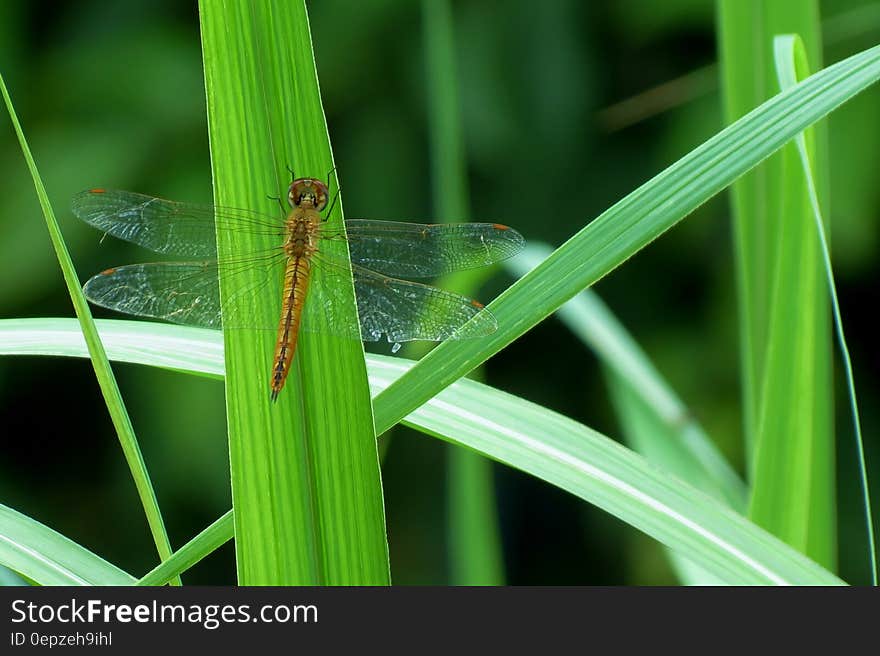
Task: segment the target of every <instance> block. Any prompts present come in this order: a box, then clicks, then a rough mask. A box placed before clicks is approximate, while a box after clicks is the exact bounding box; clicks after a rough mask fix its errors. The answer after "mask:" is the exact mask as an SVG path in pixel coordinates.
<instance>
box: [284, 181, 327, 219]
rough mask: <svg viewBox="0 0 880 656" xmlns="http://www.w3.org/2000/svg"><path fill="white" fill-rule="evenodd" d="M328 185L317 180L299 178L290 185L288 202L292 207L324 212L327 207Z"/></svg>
mask: <svg viewBox="0 0 880 656" xmlns="http://www.w3.org/2000/svg"><path fill="white" fill-rule="evenodd" d="M327 196H328V191H327V185H326V184H324V183H323V182H321V181H320V180H318V179H317V178H298V179H296V180H294V181H293V182H291V183H290V188H289V189H288V191H287V202H289V203H290V206H291V207H305V208H310V209H315V210H317V211H319V212H320V211H321V210H323V209H324V208H325V207H326V206H327Z"/></svg>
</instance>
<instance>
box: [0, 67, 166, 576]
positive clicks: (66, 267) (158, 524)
mask: <svg viewBox="0 0 880 656" xmlns="http://www.w3.org/2000/svg"><path fill="white" fill-rule="evenodd" d="M0 92H2V95H3V100H4V101H5V103H6V109H7V110H8V111H9V116H10V118H11V119H12V124H13V126H14V128H15V134H16V136H17V137H18V142H19V145H20V146H21V151H22V154H23V155H24V158H25V161H26V162H27V165H28V169H29V170H30V173H31V178H32V180H33V183H34V188H35V190H36V193H37V198H38V199H39V201H40V207H41V208H42V210H43V216H44V218H45V219H46V227H47V228H48V229H49V237H50V239H51V241H52V246H53V248H54V249H55V254H56V256H57V257H58V264H59V266H60V267H61V273H62V275H63V276H64V282H65V284H66V285H67V291H68V294H70V300H71V302H72V303H73V308H74V310H75V312H76V316H77V318H78V319H79V322H80V325H81V326H82V331H83V334H84V335H85V340H86V344H87V345H88V349H89V356H90V359H91V362H92V367H93V368H94V370H95V377H96V379H97V380H98V385H99V387H100V388H101V394H102V395H103V397H104V403H106V404H107V410H108V412H109V413H110V419H111V421H112V422H113V427H114V428H115V429H116V435H117V436H118V437H119V444H120V446H121V447H122V453H123V455H124V457H125V461H126V463H127V464H128V468H129V470H130V471H131V475H132V478H134V484H135V487H136V488H137V492H138V497H139V498H140V501H141V505H142V506H143V508H144V513H145V515H146V517H147V523H148V524H149V527H150V532H151V534H152V536H153V541H154V542H155V544H156V550H157V551H158V552H159V557H160V558H161V559H165V558H167V557H168V556H170V555H171V543H170V542H169V541H168V533H167V532H166V530H165V524H164V523H163V521H162V513H161V511H160V510H159V502H158V500H157V499H156V493H155V491H154V490H153V484H152V482H151V481H150V475H149V473H148V472H147V466H146V463H145V462H144V458H143V455H142V454H141V449H140V446H139V445H138V442H137V437H136V436H135V434H134V427H133V426H132V424H131V419H130V418H129V416H128V412H127V411H126V409H125V404H124V403H123V401H122V395H121V394H120V393H119V386H118V385H117V384H116V378H115V377H114V376H113V370H112V369H111V368H110V362H109V361H108V360H107V354H106V353H105V352H104V347H103V346H102V344H101V340H100V339H99V338H98V331H97V329H96V328H95V324H94V321H93V319H92V313H91V311H90V310H89V306H88V303H86V299H85V296H84V295H83V293H82V289H80V286H79V277H78V276H77V275H76V270H75V269H74V266H73V260H71V258H70V253H68V251H67V246H66V244H65V243H64V237H63V236H62V234H61V228H60V227H59V225H58V221H56V219H55V212H54V211H53V210H52V206H51V204H50V203H49V197H48V195H47V194H46V188H45V186H44V185H43V180H42V178H41V177H40V173H39V171H38V170H37V164H36V162H35V161H34V157H33V154H32V153H31V150H30V147H29V146H28V144H27V140H26V139H25V136H24V131H23V130H22V128H21V124H20V123H19V120H18V116H17V115H16V113H15V108H14V107H13V105H12V98H11V97H10V96H9V91H8V90H7V88H6V83H5V82H4V80H3V77H2V75H0ZM174 583H175V584H179V583H180V581H179V580H176V581H174Z"/></svg>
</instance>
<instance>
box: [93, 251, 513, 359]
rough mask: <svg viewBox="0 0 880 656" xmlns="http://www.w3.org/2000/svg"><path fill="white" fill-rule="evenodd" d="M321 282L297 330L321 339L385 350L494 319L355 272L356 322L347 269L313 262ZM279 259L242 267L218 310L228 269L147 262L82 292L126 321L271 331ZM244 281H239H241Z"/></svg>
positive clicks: (454, 334)
mask: <svg viewBox="0 0 880 656" xmlns="http://www.w3.org/2000/svg"><path fill="white" fill-rule="evenodd" d="M316 262H318V263H320V265H321V271H320V275H318V276H316V278H315V279H314V280H313V282H312V285H311V288H310V290H309V292H308V294H307V297H306V302H305V306H304V310H303V311H304V317H303V323H302V330H303V331H305V332H318V331H327V332H329V333H331V334H334V335H339V336H341V337H348V338H355V339H356V338H357V337H358V336H359V335H360V337H361V338H362V339H363V340H364V341H368V342H369V341H379V340H381V339H383V338H384V339H387V341H388V342H389V343H395V344H396V343H402V342H409V341H413V340H426V341H441V340H445V339H466V338H471V337H481V336H484V335H489V334H491V333H493V332H495V330H496V329H497V323H496V321H495V317H494V316H493V315H492V314H491V313H490V312H489V311H488V310H486V309H484V308H483V306H482V305H481V304H480V303H477V302H476V301H473V300H471V299H469V298H467V297H465V296H461V295H460V294H455V293H452V292H448V291H444V290H442V289H437V288H436V287H431V286H429V285H422V284H420V283H415V282H409V281H405V280H398V279H395V278H389V277H387V276H383V275H380V274H377V273H374V272H372V271H369V270H367V269H364V268H363V267H359V266H354V267H353V274H354V289H355V296H356V298H357V307H358V318H359V321H360V325H358V321H357V319H354V318H353V317H351V316H350V315H349V314H348V313H346V312H344V305H343V300H342V298H341V296H342V290H343V289H344V287H343V286H342V283H343V281H342V280H340V276H344V275H346V272H345V269H344V268H343V267H341V266H338V265H336V264H334V263H332V262H331V261H328V260H326V258H324V257H319V258H318V259H317V260H316ZM283 265H284V258H283V255H282V254H280V253H279V255H278V256H276V257H271V258H266V259H265V260H264V261H263V262H262V263H261V264H260V265H259V266H254V264H253V262H252V261H251V262H247V263H246V268H247V271H248V277H247V280H248V282H247V284H239V285H236V286H235V288H234V291H233V292H232V293H231V295H229V296H227V297H226V298H224V301H223V305H222V307H221V303H220V289H219V279H220V278H221V277H224V276H229V275H234V274H238V273H241V272H243V271H244V269H241V270H236V269H235V267H234V265H232V264H231V263H229V262H225V263H223V264H222V265H218V264H217V261H216V260H205V261H201V262H152V263H147V264H130V265H126V266H120V267H115V268H113V269H107V270H106V271H103V272H101V273H99V274H98V275H96V276H94V277H93V278H91V279H90V280H89V281H88V282H87V283H86V284H85V286H84V287H83V290H84V292H85V294H86V297H87V298H88V299H89V300H90V301H91V302H92V303H94V304H96V305H99V306H101V307H105V308H108V309H111V310H116V311H118V312H123V313H126V314H134V315H138V316H144V317H150V318H154V319H162V320H164V321H170V322H172V323H179V324H185V325H190V326H199V327H202V328H213V329H217V330H219V329H221V328H226V329H236V328H255V329H265V330H276V329H277V321H278V319H277V318H276V317H275V316H274V315H273V318H272V319H271V320H269V321H263V320H261V319H260V318H259V317H260V316H261V313H259V312H258V311H257V308H256V305H257V304H258V303H260V304H262V303H266V302H272V303H273V305H276V307H277V305H278V304H279V303H280V300H279V299H278V297H277V292H278V285H279V284H280V282H281V273H282V271H283ZM243 280H244V279H243Z"/></svg>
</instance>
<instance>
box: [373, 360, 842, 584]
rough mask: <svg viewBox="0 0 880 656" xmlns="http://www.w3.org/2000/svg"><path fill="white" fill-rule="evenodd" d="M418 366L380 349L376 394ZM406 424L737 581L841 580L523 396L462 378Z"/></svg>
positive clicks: (375, 371) (707, 499) (621, 449)
mask: <svg viewBox="0 0 880 656" xmlns="http://www.w3.org/2000/svg"><path fill="white" fill-rule="evenodd" d="M416 366H418V365H415V366H413V367H410V368H409V369H408V364H407V363H406V362H404V361H401V360H400V359H395V358H387V357H379V356H373V357H372V358H371V366H370V382H371V385H372V386H373V389H374V393H375V392H379V393H380V394H381V391H380V390H381V389H382V388H383V387H384V388H385V389H387V388H388V387H386V386H391V385H393V384H394V383H395V382H396V381H397V380H400V379H401V378H403V377H405V376H406V375H407V373H405V372H406V371H407V369H408V371H412V369H414V368H415V367H416ZM404 423H406V424H408V425H411V426H413V427H416V428H418V429H419V430H422V431H425V432H427V433H429V434H431V435H434V436H435V437H438V438H440V439H444V440H447V441H451V442H453V443H456V444H461V445H463V446H467V447H468V448H471V449H474V450H475V451H477V452H479V453H483V454H485V455H488V456H490V457H492V458H495V459H496V460H498V461H499V462H502V463H505V464H507V465H509V466H511V467H514V468H516V469H519V470H521V471H524V472H527V473H529V474H532V475H533V476H536V477H538V478H540V479H542V480H544V481H547V482H549V483H551V484H553V485H556V486H558V487H560V488H562V489H564V490H567V491H569V492H571V493H572V494H575V495H577V496H578V497H580V498H582V499H584V500H585V501H588V502H590V503H592V504H595V505H596V506H598V507H600V508H602V509H603V510H605V511H607V512H609V513H611V514H613V515H614V516H616V517H619V518H620V519H622V520H623V521H625V522H627V523H628V524H630V525H632V526H634V527H636V528H638V529H639V530H641V531H644V532H645V533H647V534H648V535H650V536H652V537H654V538H656V539H657V540H659V541H660V542H662V543H663V544H665V545H666V546H668V547H670V548H672V549H674V550H675V551H676V552H677V553H679V554H681V555H682V556H685V557H687V558H688V560H690V561H691V562H693V563H694V564H696V565H697V566H699V567H700V568H702V569H703V570H704V571H705V572H708V573H709V574H710V575H712V576H714V577H717V580H720V581H724V582H726V583H730V584H737V585H745V584H758V585H760V584H774V585H777V584H808V583H809V584H817V585H836V584H840V583H841V581H840V580H839V579H838V578H837V577H835V576H834V575H833V574H832V573H830V572H828V571H827V570H825V569H823V568H822V567H820V566H819V565H817V564H816V563H814V562H812V561H810V560H809V559H808V558H806V557H805V556H803V555H801V554H799V553H798V552H796V551H794V550H793V549H792V548H791V547H789V546H787V545H785V544H784V543H783V542H781V541H780V540H778V539H777V538H775V537H773V536H772V535H770V534H769V533H767V532H766V531H764V530H763V529H761V528H759V527H758V526H756V525H754V524H752V523H751V522H749V521H748V520H746V519H745V518H743V517H742V516H741V515H739V514H737V513H735V512H733V511H732V510H730V509H729V508H728V507H727V506H726V504H722V503H719V502H718V501H716V500H715V499H712V498H711V497H709V496H707V495H705V494H703V493H702V492H700V491H699V490H697V489H696V488H694V487H692V486H690V485H687V484H686V483H683V482H682V481H681V480H680V479H678V477H676V476H672V475H670V474H668V473H667V472H665V471H663V470H661V469H660V468H658V467H656V466H654V465H652V464H651V463H649V462H648V461H646V460H645V459H644V458H642V457H641V456H639V455H637V454H635V453H633V452H632V451H630V450H628V449H626V448H624V447H623V446H621V445H619V444H617V443H616V442H614V441H613V440H610V439H609V438H607V437H605V436H603V435H600V434H599V433H597V432H595V431H593V430H591V429H589V428H587V427H586V426H583V425H582V424H579V423H577V422H575V421H572V420H570V419H568V418H566V417H563V416H561V415H558V414H557V413H555V412H552V411H550V410H547V409H546V408H542V407H540V406H538V405H535V404H532V403H529V402H528V401H525V400H523V399H520V398H517V397H515V396H512V395H509V394H506V393H504V392H501V391H499V390H495V389H492V388H489V387H487V386H485V385H482V384H480V383H477V382H475V381H471V380H467V379H462V380H459V381H458V382H457V383H455V384H454V385H452V386H450V387H447V388H446V389H445V390H443V391H442V392H441V393H439V394H438V395H437V396H436V397H434V398H432V399H430V400H429V401H428V402H427V403H425V404H424V405H422V406H421V407H419V408H418V409H417V410H416V411H414V412H413V413H411V414H410V415H409V416H408V417H406V419H405V420H404Z"/></svg>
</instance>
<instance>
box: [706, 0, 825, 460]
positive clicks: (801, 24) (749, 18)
mask: <svg viewBox="0 0 880 656" xmlns="http://www.w3.org/2000/svg"><path fill="white" fill-rule="evenodd" d="M815 14H816V6H815V2H813V0H808V1H807V2H801V0H782V1H779V2H774V3H765V2H763V1H762V0H719V2H718V33H719V42H720V46H719V59H720V63H721V87H722V95H723V97H724V113H725V120H726V121H727V122H729V123H732V122H733V121H735V120H736V119H739V118H740V117H741V116H743V115H745V114H746V113H747V112H749V111H751V110H752V109H753V108H754V107H757V106H758V105H759V104H761V103H762V102H764V101H766V100H767V99H768V98H770V97H771V96H773V95H774V94H776V93H777V91H778V86H777V85H776V82H775V75H774V72H773V58H772V52H771V47H772V40H773V36H774V35H775V34H777V33H780V32H798V33H800V34H809V35H810V40H811V43H815V44H817V46H818V43H819V40H818V34H817V33H816V32H815V28H816V22H815V20H814V19H815V18H817V17H816V16H815ZM814 54H815V55H816V56H817V57H818V50H816V51H815V53H814ZM814 63H815V65H816V67H818V59H817V60H816V61H815V62H814ZM782 167H783V162H782V155H776V156H775V157H773V158H771V159H770V160H769V161H768V162H766V163H765V164H764V165H763V166H761V167H759V168H757V169H756V170H754V171H752V172H750V173H749V174H748V175H745V176H743V178H742V179H741V180H737V182H736V184H734V185H733V187H732V189H731V200H732V205H733V216H734V219H733V233H734V246H735V254H736V260H735V261H736V269H737V292H738V295H739V318H740V340H741V346H740V358H741V369H742V394H743V428H744V431H745V437H746V452H747V453H748V454H750V458H749V462H748V466H749V470H750V473H751V467H752V464H753V461H752V458H751V454H752V453H753V451H754V442H755V439H756V434H757V429H758V422H759V417H760V413H761V407H762V405H763V402H762V400H763V392H762V390H763V382H762V381H763V375H764V371H765V361H764V360H765V356H766V353H767V340H768V334H767V332H768V328H769V323H770V311H771V296H772V290H773V284H772V280H773V277H774V272H775V270H776V256H777V252H778V241H777V240H778V238H777V235H776V233H775V231H774V226H775V225H776V221H775V219H776V217H777V216H778V213H779V212H780V210H781V207H779V205H778V204H776V205H774V203H772V202H771V201H772V200H775V201H776V203H779V202H781V200H780V197H779V195H778V194H779V193H781V192H780V190H781V187H782V170H783V169H782Z"/></svg>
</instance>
